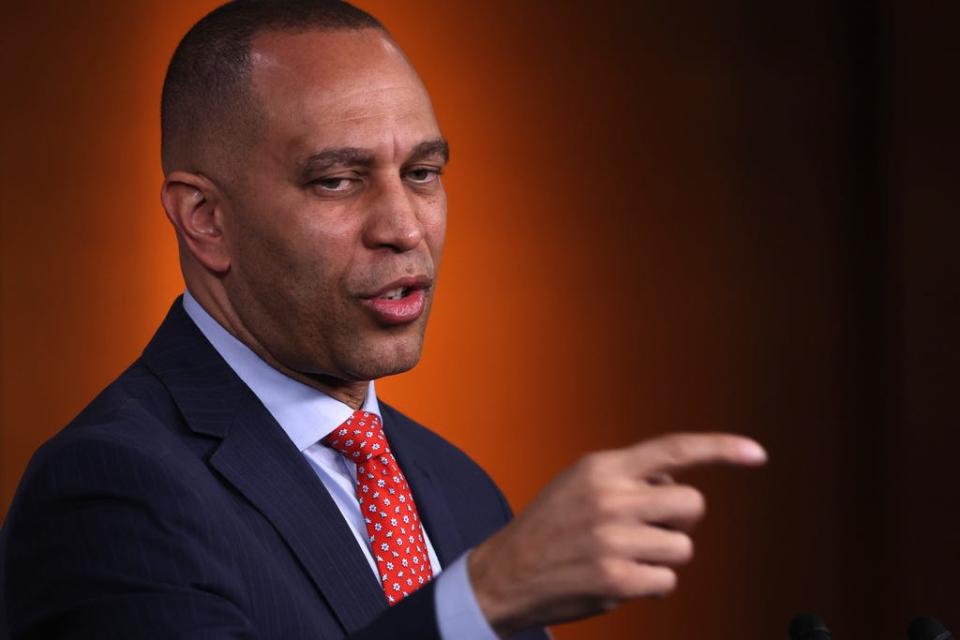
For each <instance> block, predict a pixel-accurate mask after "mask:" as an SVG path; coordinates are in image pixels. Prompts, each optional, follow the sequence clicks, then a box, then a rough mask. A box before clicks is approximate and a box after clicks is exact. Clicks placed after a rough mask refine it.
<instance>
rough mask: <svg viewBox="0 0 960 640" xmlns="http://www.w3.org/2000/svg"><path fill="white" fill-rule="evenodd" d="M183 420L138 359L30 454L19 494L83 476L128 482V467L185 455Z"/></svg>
mask: <svg viewBox="0 0 960 640" xmlns="http://www.w3.org/2000/svg"><path fill="white" fill-rule="evenodd" d="M181 424H182V419H181V418H180V417H179V413H178V412H177V409H176V406H175V405H174V404H173V402H172V400H171V399H170V396H169V394H168V393H167V392H166V389H165V388H164V387H163V385H162V383H161V382H160V381H159V380H158V379H157V378H156V377H155V376H153V375H152V374H151V373H150V372H149V371H148V370H147V369H146V368H145V367H143V366H142V365H141V364H140V363H139V361H138V362H136V363H134V364H133V365H132V366H131V367H130V368H129V369H127V371H125V372H124V373H123V374H122V375H121V376H120V377H119V378H117V380H115V381H114V382H113V383H111V384H110V385H109V386H108V387H107V388H106V389H104V390H103V391H102V392H101V393H100V394H99V395H98V396H97V397H96V398H95V399H94V400H93V401H92V402H91V403H90V404H89V405H87V407H85V408H84V409H83V410H82V411H81V412H80V413H79V414H78V415H77V416H76V417H75V418H74V419H73V420H71V421H70V423H69V424H67V426H66V427H65V428H64V429H62V430H61V431H60V432H59V433H57V434H56V435H54V436H53V437H52V438H50V439H49V440H48V441H47V442H46V443H44V444H43V445H42V446H41V447H40V448H39V449H38V450H37V451H36V452H35V453H34V454H33V456H32V457H31V459H30V462H29V464H28V466H27V469H26V471H25V473H24V475H23V478H22V479H21V482H20V488H19V490H18V494H21V493H24V492H25V491H26V492H30V493H32V492H34V491H37V490H41V489H42V488H43V487H46V488H47V489H53V488H54V487H55V486H56V487H58V488H59V489H61V490H62V489H63V488H64V487H65V486H74V487H77V486H78V485H83V484H84V480H86V481H94V482H95V481H96V479H99V480H100V481H102V482H104V483H114V482H125V483H129V480H130V476H133V475H134V473H133V472H132V471H131V470H135V471H136V472H137V473H140V474H143V473H146V472H148V471H149V470H159V469H161V468H162V467H164V466H167V464H168V463H169V462H170V461H175V460H177V459H183V456H182V454H183V453H184V450H183V442H182V439H181V438H179V437H178V436H177V432H178V431H180V429H181V428H182V427H181ZM168 454H169V455H168ZM125 471H126V472H129V473H128V475H127V476H124V475H123V474H124V472H125Z"/></svg>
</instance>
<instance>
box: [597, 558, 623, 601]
mask: <svg viewBox="0 0 960 640" xmlns="http://www.w3.org/2000/svg"><path fill="white" fill-rule="evenodd" d="M596 576H597V581H598V582H599V586H600V591H601V593H603V594H606V595H610V596H619V595H620V594H621V593H622V591H623V588H624V581H625V577H626V576H625V572H624V570H623V566H622V565H621V564H620V562H617V561H615V560H612V559H609V558H607V559H602V560H600V561H599V563H598V565H597V569H596Z"/></svg>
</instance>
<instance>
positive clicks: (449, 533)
mask: <svg viewBox="0 0 960 640" xmlns="http://www.w3.org/2000/svg"><path fill="white" fill-rule="evenodd" d="M381 409H382V413H383V428H384V430H385V431H386V433H387V438H388V439H389V440H390V449H391V451H393V454H394V455H395V456H396V458H397V464H399V465H400V468H401V469H402V470H403V475H404V476H406V478H407V483H408V484H409V485H410V491H411V492H413V500H414V502H416V504H417V513H419V514H420V519H421V520H422V521H423V524H424V526H425V527H426V529H427V535H429V536H430V543H431V544H432V545H433V549H434V551H436V552H437V558H438V559H439V560H440V564H441V566H443V567H447V566H449V565H450V563H452V562H453V561H454V560H456V559H457V558H458V557H460V554H462V553H463V552H464V551H465V550H466V549H465V548H464V542H463V536H461V534H460V530H459V529H457V526H456V524H455V522H456V520H455V518H454V517H453V514H452V513H451V512H450V505H449V503H448V502H447V499H446V497H445V496H444V494H443V491H442V490H441V487H440V484H439V483H440V481H441V479H439V478H434V477H433V476H432V475H431V473H430V471H429V468H428V467H427V465H426V464H425V463H426V462H427V461H428V460H429V458H428V457H427V456H428V455H429V453H428V452H425V451H422V450H421V449H420V448H419V447H418V446H417V445H416V443H415V442H414V441H413V440H412V439H410V438H405V437H404V430H403V429H402V428H400V427H399V424H398V422H399V420H400V418H398V417H397V416H396V414H395V413H394V412H393V411H392V410H390V409H389V408H387V407H385V406H384V405H381Z"/></svg>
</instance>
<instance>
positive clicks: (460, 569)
mask: <svg viewBox="0 0 960 640" xmlns="http://www.w3.org/2000/svg"><path fill="white" fill-rule="evenodd" d="M469 555H470V552H469V551H468V552H466V553H464V554H463V555H462V556H460V557H459V558H458V559H457V560H456V562H454V563H453V564H451V565H450V566H449V567H447V568H446V569H444V570H443V572H442V573H441V574H440V575H439V576H437V579H436V581H437V584H436V586H435V587H434V597H435V598H436V600H435V602H434V604H435V606H436V608H437V626H438V627H439V628H440V637H441V638H442V639H443V640H498V639H497V634H496V633H494V631H493V629H491V628H490V625H489V624H488V623H487V619H486V618H484V617H483V612H482V611H480V605H479V604H477V597H476V595H474V593H473V585H471V584H470V574H469V573H468V572H467V556H469Z"/></svg>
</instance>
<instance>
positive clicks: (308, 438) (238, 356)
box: [183, 291, 381, 451]
mask: <svg viewBox="0 0 960 640" xmlns="http://www.w3.org/2000/svg"><path fill="white" fill-rule="evenodd" d="M183 309H184V311H186V312H187V315H188V316H190V319H191V320H193V322H194V323H195V324H196V325H197V328H199V329H200V332H201V333H203V335H204V336H205V337H206V338H207V340H208V341H209V342H210V344H211V345H213V348H214V349H216V350H217V353H219V354H220V356H221V357H222V358H223V359H224V360H225V361H226V363H227V365H229V367H230V368H231V369H233V371H234V373H236V374H237V376H239V377H240V379H241V380H243V382H244V384H246V385H247V386H248V387H250V390H251V391H253V393H254V395H256V396H257V398H259V399H260V402H262V403H263V406H265V407H266V408H267V411H269V412H270V413H271V415H273V417H274V419H275V420H276V421H277V422H278V423H280V426H281V427H282V428H283V430H284V431H285V432H286V434H287V436H288V437H289V438H290V439H291V440H292V441H293V444H295V445H296V446H297V449H299V450H300V451H304V450H305V449H307V448H308V447H310V446H312V445H314V444H316V443H317V442H319V441H320V440H321V439H322V438H323V437H324V436H325V435H327V434H328V433H330V432H331V431H333V430H334V429H336V428H337V427H339V426H340V425H341V424H343V423H344V422H345V421H346V420H347V418H349V417H350V416H351V414H353V409H351V408H350V407H349V406H348V405H346V404H344V403H342V402H340V401H339V400H337V399H335V398H333V397H331V396H329V395H327V394H325V393H323V392H322V391H319V390H317V389H314V388H313V387H309V386H307V385H305V384H303V383H302V382H299V381H297V380H294V379H293V378H291V377H289V376H287V375H284V374H283V373H280V372H279V371H277V370H276V369H274V368H273V367H271V366H270V365H269V364H267V363H266V362H265V361H264V360H263V359H262V358H260V356H258V355H257V354H256V353H254V352H253V351H252V350H251V349H250V348H249V347H248V346H247V345H245V344H243V343H242V342H240V341H239V340H237V339H236V338H235V337H233V336H232V335H231V334H230V333H229V332H228V331H227V330H226V329H224V328H223V327H222V326H221V325H220V323H219V322H217V321H216V320H214V319H213V316H211V315H210V314H209V313H207V311H206V310H205V309H204V308H203V307H201V306H200V303H199V302H197V301H196V299H194V297H193V296H192V295H190V292H189V291H185V292H184V294H183ZM362 409H363V411H367V412H369V413H375V414H376V415H377V416H378V417H381V416H380V405H379V403H378V402H377V392H376V389H375V388H374V383H373V380H371V381H370V386H369V387H368V388H367V397H366V398H365V399H364V401H363V407H362Z"/></svg>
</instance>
